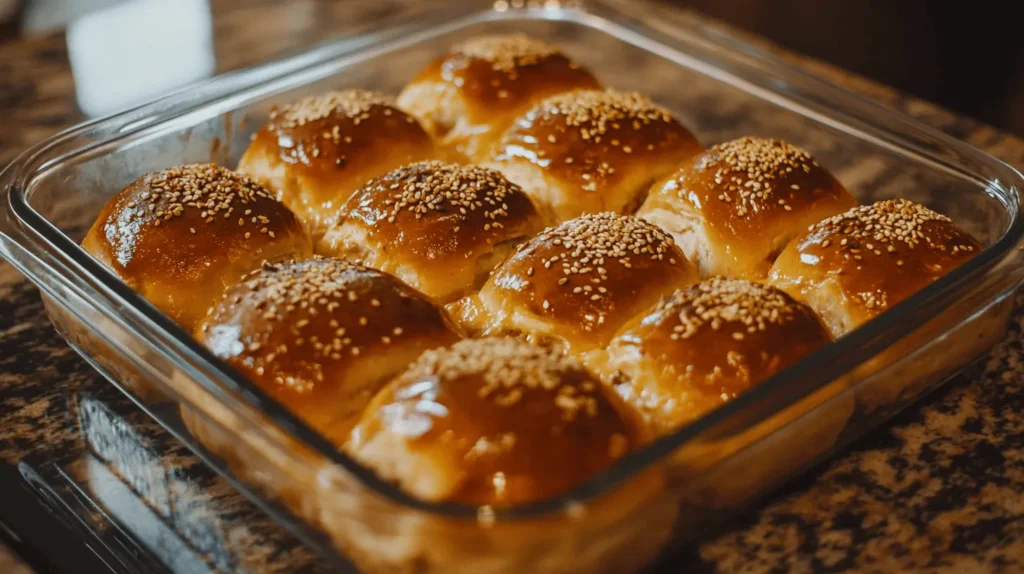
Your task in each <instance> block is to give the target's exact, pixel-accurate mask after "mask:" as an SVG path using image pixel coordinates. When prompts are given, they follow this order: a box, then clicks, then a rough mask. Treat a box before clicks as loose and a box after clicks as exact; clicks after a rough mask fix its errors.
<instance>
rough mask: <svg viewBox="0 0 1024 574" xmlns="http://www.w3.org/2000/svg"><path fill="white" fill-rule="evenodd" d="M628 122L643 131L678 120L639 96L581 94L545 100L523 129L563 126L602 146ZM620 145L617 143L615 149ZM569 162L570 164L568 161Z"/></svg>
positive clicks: (612, 92)
mask: <svg viewBox="0 0 1024 574" xmlns="http://www.w3.org/2000/svg"><path fill="white" fill-rule="evenodd" d="M625 122H632V123H633V125H634V126H635V127H637V128H639V127H642V126H645V125H648V124H659V123H660V124H674V123H676V120H675V119H674V118H673V117H672V114H671V113H669V112H668V110H666V109H664V108H662V107H660V106H658V105H656V104H654V103H653V102H652V101H651V100H649V99H647V98H646V97H645V96H643V95H641V94H639V93H636V92H619V91H615V90H577V91H573V92H567V93H563V94H559V95H556V96H552V97H549V98H547V99H545V100H542V101H541V102H540V103H539V104H537V106H535V107H534V108H533V109H531V110H530V111H529V112H527V114H526V116H525V121H524V122H523V126H524V127H527V129H529V128H530V127H532V126H533V125H535V124H537V123H544V124H549V123H554V124H556V125H558V124H561V125H565V126H567V127H570V128H576V129H578V130H579V132H580V137H582V138H583V139H584V140H593V141H594V143H600V141H601V136H603V135H606V134H609V133H610V132H611V131H612V130H615V129H616V126H618V125H619V124H620V123H625ZM617 141H618V140H613V141H612V142H611V143H612V145H616V142H617ZM652 149H653V148H652ZM566 162H567V163H570V162H568V159H567V160H566ZM606 169H607V167H606Z"/></svg>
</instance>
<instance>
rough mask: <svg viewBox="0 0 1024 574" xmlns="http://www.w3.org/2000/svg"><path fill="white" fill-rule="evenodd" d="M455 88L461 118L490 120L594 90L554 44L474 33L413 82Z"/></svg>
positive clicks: (520, 36)
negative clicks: (548, 98)
mask: <svg viewBox="0 0 1024 574" xmlns="http://www.w3.org/2000/svg"><path fill="white" fill-rule="evenodd" d="M419 82H440V83H444V84H450V85H452V86H454V87H455V88H457V89H458V91H459V92H460V94H461V99H462V102H463V105H464V106H465V107H464V113H465V115H466V119H467V120H469V122H470V123H473V124H490V123H492V122H494V121H495V120H499V121H500V120H502V119H504V118H508V117H510V116H515V115H518V114H519V113H521V112H523V111H525V110H526V108H528V107H530V106H531V105H532V104H533V103H535V102H537V101H538V100H540V99H542V98H544V97H546V96H549V95H552V94H557V93H560V92H564V91H567V90H573V89H579V88H600V84H599V83H598V81H597V80H596V79H595V78H594V76H592V75H591V74H590V72H588V71H586V70H585V69H583V68H582V67H581V66H579V65H578V64H577V63H575V62H573V61H572V60H570V59H569V58H568V57H566V56H565V54H563V53H562V52H561V51H560V50H559V49H558V48H557V47H555V46H553V45H551V44H548V43H546V42H543V41H541V40H538V39H536V38H531V37H530V36H526V35H523V34H508V35H488V36H478V37H475V38H471V39H469V40H466V41H465V42H463V43H461V44H459V45H457V46H455V47H454V48H453V49H452V51H451V52H450V53H449V54H447V55H446V56H444V57H443V58H440V59H438V60H436V61H435V62H433V63H432V64H431V65H429V66H427V67H426V68H425V69H424V70H423V71H422V72H420V74H419V75H418V76H417V77H416V78H415V79H414V80H413V82H412V83H414V84H415V83H419Z"/></svg>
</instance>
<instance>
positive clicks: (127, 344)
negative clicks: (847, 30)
mask: <svg viewBox="0 0 1024 574" xmlns="http://www.w3.org/2000/svg"><path fill="white" fill-rule="evenodd" d="M522 4H523V3H522V2H512V3H507V2H495V3H494V4H493V5H491V4H486V3H482V2H472V1H467V2H453V3H449V4H448V5H447V6H446V7H444V8H443V9H441V10H439V11H437V12H434V13H431V14H429V15H427V16H421V17H419V18H418V19H416V20H415V21H385V22H381V23H380V25H381V27H380V28H379V30H378V31H376V32H370V33H366V34H364V35H361V36H359V37H353V38H347V39H344V40H340V41H338V42H336V43H333V44H328V45H325V46H322V47H320V48H317V49H315V50H313V51H311V52H308V53H306V54H303V55H300V56H296V57H293V58H289V59H286V60H282V61H277V62H273V63H269V64H265V65H262V66H260V67H257V68H253V69H249V70H245V71H241V72H237V73H232V74H228V75H225V76H222V77H218V78H215V79H213V80H211V81H208V82H206V83H203V84H201V85H199V86H198V87H195V88H192V89H189V90H188V91H182V92H178V93H175V94H173V95H170V96H168V97H166V98H164V99H161V100H158V101H156V102H154V103H151V104H148V105H145V106H142V107H140V108H137V109H134V110H131V111H128V112H125V113H122V114H118V115H116V116H113V117H108V118H104V119H100V120H97V121H94V122H90V123H87V124H84V125H81V126H78V127H76V128H73V129H70V130H68V131H65V132H63V133H61V134H59V135H57V136H55V137H53V138H51V139H50V140H48V141H46V142H44V143H42V144H40V145H38V146H36V147H34V148H32V149H30V150H28V151H27V152H25V153H24V154H23V155H22V156H21V157H20V158H19V159H18V160H17V161H15V162H14V163H13V164H12V165H11V166H9V167H8V168H7V169H6V170H5V171H4V172H3V173H2V174H0V194H2V195H0V197H2V199H3V206H2V209H0V255H2V256H3V257H4V258H5V259H7V260H8V261H10V262H11V263H12V264H13V265H15V266H16V267H17V268H18V269H19V270H20V271H21V272H22V273H24V274H25V275H26V276H27V277H28V278H29V279H31V280H32V281H33V282H35V283H36V284H37V285H38V286H39V287H40V288H41V290H42V292H43V296H44V298H45V299H46V302H47V308H48V310H49V313H50V315H51V317H52V319H53V321H54V324H55V325H56V326H57V328H58V330H60V332H61V333H62V334H63V335H64V336H65V337H66V338H67V339H68V341H69V343H70V344H71V345H73V346H74V347H75V348H76V349H78V350H79V352H81V353H82V354H83V355H84V356H86V357H87V358H88V359H89V360H90V361H91V362H92V364H94V365H95V366H96V367H97V368H98V369H99V370H100V371H101V372H103V373H104V374H105V375H106V376H107V377H108V378H110V379H111V381H113V382H114V383H115V384H116V385H118V386H120V387H121V388H122V389H124V390H125V391H126V392H128V393H129V394H130V395H131V396H132V397H133V398H134V399H135V400H136V402H137V403H138V404H139V405H140V406H141V407H142V408H143V409H145V410H146V411H147V412H148V413H150V414H151V415H152V416H153V417H154V418H156V419H157V420H158V421H159V422H160V423H161V424H163V425H164V426H166V427H167V428H169V429H170V430H171V431H172V432H174V433H175V434H176V435H177V436H179V437H180V438H181V439H182V440H183V441H185V442H186V443H188V444H189V445H190V446H192V447H193V448H194V449H195V450H196V451H197V452H198V453H200V455H201V456H203V457H204V458H206V459H207V460H208V461H209V462H210V463H211V464H212V465H213V466H215V467H216V468H218V469H219V470H221V471H222V472H223V473H225V474H226V475H228V476H229V477H231V478H232V479H233V480H234V481H235V483H236V484H237V485H239V487H240V488H241V489H243V490H244V491H245V492H246V493H247V494H249V495H250V496H251V497H253V498H254V499H255V500H257V501H258V502H260V503H261V504H263V505H264V506H265V508H267V509H268V511H270V512H272V513H273V514H274V515H275V516H278V517H280V518H281V520H282V521H283V522H285V523H286V524H288V525H289V526H291V527H292V528H293V529H294V530H295V531H296V533H297V534H298V535H299V536H300V537H302V538H303V540H305V541H307V542H308V543H309V544H310V545H312V546H314V547H316V548H318V549H319V550H321V551H322V552H323V553H324V554H325V555H327V556H328V557H329V558H330V559H331V560H333V561H334V563H335V564H336V565H338V566H346V567H347V566H350V562H352V563H355V564H356V565H357V566H358V567H359V568H360V569H362V570H365V571H371V572H378V571H382V572H383V571H386V572H391V571H406V570H409V571H417V572H473V573H481V572H509V571H528V572H626V571H631V570H636V569H638V568H640V567H641V566H643V565H644V564H645V563H647V562H650V561H651V560H652V559H653V558H654V557H655V556H657V555H659V554H665V553H670V552H671V551H672V550H673V549H678V548H680V547H681V546H683V545H684V544H685V543H686V542H687V541H690V540H693V539H694V538H695V537H698V536H699V535H700V533H701V532H703V531H705V530H706V529H707V525H708V523H709V522H710V521H714V520H719V519H721V518H723V517H725V516H728V515H729V513H730V512H732V511H734V510H735V509H737V508H739V507H741V506H743V505H745V504H748V503H749V502H751V501H753V500H755V499H756V498H757V497H759V496H761V495H763V494H765V493H767V492H769V491H770V490H772V489H773V488H774V487H776V486H777V485H779V484H780V483H781V482H782V481H784V480H785V479H786V478H787V477H790V476H792V475H793V474H795V473H797V472H799V471H800V470H801V469H803V468H805V467H807V466H808V465H810V464H812V463H814V462H815V461H817V460H820V459H821V458H822V457H824V456H826V455H827V454H828V453H829V452H831V451H832V450H834V449H836V448H840V447H841V446H842V445H844V444H846V443H847V442H849V441H850V440H852V439H854V438H856V437H857V436H860V435H861V434H863V433H864V432H865V431H866V430H867V429H869V428H871V427H873V426H876V425H877V424H879V423H880V422H882V421H884V420H885V419H886V418H888V417H889V416H891V414H892V413H894V412H895V411H896V410H898V409H899V408H901V407H903V406H905V405H906V404H908V403H909V402H910V401H911V400H913V399H914V398H915V397H917V396H919V395H920V394H921V393H923V392H925V391H927V390H928V389H930V388H933V387H934V386H935V385H937V384H938V383H940V382H942V381H943V380H946V379H947V378H949V377H950V376H951V375H952V374H954V373H956V372H957V371H959V370H960V369H962V368H963V367H964V366H965V365H968V364H969V363H970V362H971V360H972V359H973V358H975V357H976V356H978V355H979V354H981V353H982V352H983V351H984V350H985V349H987V348H988V347H989V346H990V345H991V344H993V343H994V342H995V341H996V340H997V339H998V338H999V337H1000V336H1001V334H1002V332H1003V330H1004V328H1005V325H1006V323H1007V321H1008V320H1009V317H1010V313H1011V312H1012V298H1011V297H1010V296H1011V295H1012V293H1013V291H1014V290H1015V289H1016V287H1017V286H1018V284H1019V283H1020V282H1021V280H1022V279H1024V268H1022V266H1021V249H1022V248H1024V244H1022V243H1021V236H1022V231H1024V224H1022V221H1021V217H1020V216H1021V213H1020V194H1019V189H1020V187H1021V184H1022V182H1024V179H1022V176H1021V174H1020V173H1018V172H1017V171H1016V170H1014V169H1013V168H1011V167H1010V166H1007V165H1005V164H1003V163H1001V162H999V161H998V160H996V159H994V158H992V157H990V156H988V155H986V154H984V153H983V152H981V151H979V150H977V149H974V148H972V147H970V146H968V145H967V144H965V143H963V142H960V141H957V140H955V139H953V138H951V137H948V136H946V135H943V134H941V133H939V132H937V131H936V130H933V129H930V128H928V127H926V126H923V125H921V124H919V123H917V122H915V121H914V120H912V119H910V118H908V117H905V116H903V115H900V114H898V113H896V112H894V111H892V110H889V109H887V108H884V107H882V106H879V105H877V104H875V103H872V102H869V101H866V100H863V99H861V98H859V97H858V96H856V95H854V94H851V93H848V92H846V91H843V90H842V89H839V88H837V87H835V86H833V85H831V84H828V83H827V82H825V81H822V80H820V79H817V78H814V77H812V76H809V75H807V74H804V73H802V72H801V71H799V70H796V69H794V68H792V67H790V66H789V65H787V64H785V63H783V62H782V61H780V60H779V59H777V58H776V57H774V56H772V55H770V54H767V53H764V52H762V51H759V50H758V49H755V48H753V47H750V46H748V45H745V44H743V43H741V42H738V41H736V40H734V39H732V38H730V37H727V36H723V35H722V34H721V33H719V32H716V31H713V30H709V29H704V28H701V27H699V26H696V25H694V23H693V22H692V21H689V20H685V19H679V20H673V19H671V18H660V14H659V13H658V12H657V11H654V10H650V9H647V10H645V11H643V12H642V13H643V14H644V15H643V16H641V17H639V18H636V17H630V16H628V15H627V13H626V11H624V10H620V9H618V8H616V6H617V5H618V4H620V2H617V1H614V0H605V1H602V0H593V1H588V2H585V3H582V4H581V3H574V4H572V5H563V4H559V3H558V2H550V1H549V2H544V3H537V5H534V4H533V3H531V4H529V5H526V6H522ZM512 30H514V31H522V32H525V33H528V34H532V35H535V36H538V37H540V38H544V39H547V40H550V41H553V42H556V43H558V44H560V45H561V46H562V47H563V48H564V49H565V50H566V51H567V52H569V53H570V55H572V56H573V57H574V58H576V59H577V60H579V61H581V62H582V63H583V64H584V65H586V66H588V67H589V68H590V69H591V70H593V71H595V73H596V74H597V75H598V77H599V78H600V79H601V80H602V81H603V82H604V83H605V84H606V85H608V86H611V87H617V88H621V89H635V90H639V91H643V92H645V93H647V94H649V95H650V96H651V97H652V98H653V99H654V100H655V101H657V102H659V103H660V104H662V105H664V106H666V107H668V108H670V109H671V110H673V111H674V112H675V113H676V114H677V115H678V117H679V118H680V119H681V121H682V122H683V123H684V124H685V125H687V126H689V127H690V128H691V129H692V130H693V131H694V133H696V134H697V136H698V138H699V139H700V140H701V141H702V143H704V144H705V145H710V144H712V143H716V142H719V141H724V140H727V139H731V138H735V137H739V136H743V135H762V136H773V137H781V138H784V139H788V140H790V141H792V142H794V143H797V144H799V145H801V146H803V147H805V148H808V149H809V150H810V151H811V152H812V153H813V154H814V155H815V156H816V157H817V159H818V160H819V161H820V162H821V163H822V164H823V165H824V166H826V167H827V168H829V169H830V170H831V171H832V172H833V173H834V174H835V175H836V176H837V177H838V178H839V179H840V180H841V181H842V182H843V183H844V184H845V185H846V186H847V188H849V189H850V190H851V192H853V193H854V194H855V195H857V196H858V197H859V198H860V199H861V200H862V201H868V200H876V199H883V198H889V197H905V198H908V199H913V200H916V201H920V202H922V203H925V204H926V205H929V206H930V207H932V208H934V209H936V210H938V211H940V212H942V213H945V214H948V215H950V216H952V217H953V218H954V219H955V220H956V221H957V222H958V223H960V224H961V225H963V226H964V227H965V228H967V229H968V230H969V231H971V232H972V233H974V234H975V235H976V236H977V237H978V238H979V239H980V240H981V241H982V242H983V243H984V244H985V245H986V249H985V250H984V251H983V252H982V253H980V254H979V255H978V256H976V257H975V258H974V259H972V260H971V261H970V262H969V263H967V264H965V265H964V266H962V267H961V268H958V269H957V270H956V271H955V272H953V273H951V274H949V275H948V276H946V277H944V278H942V279H941V280H940V281H938V282H936V283H934V284H933V285H931V286H929V287H928V288H926V289H924V290H923V291H921V292H920V293H918V294H916V295H915V296H913V297H912V298H910V299H908V300H907V301H905V302H903V303H900V304H899V305H897V306H895V307H894V308H892V309H891V310H889V311H888V312H886V313H885V314H883V315H881V316H880V317H878V318H877V319H876V320H874V321H872V322H870V323H868V324H867V325H865V326H863V327H862V328H860V329H858V330H856V331H855V332H853V333H851V334H849V335H848V336H845V337H843V338H841V339H840V340H838V341H836V342H835V343H834V344H831V345H828V346H827V347H825V348H824V349H822V350H821V351H819V352H818V353H816V354H814V355H811V356H809V357H807V358H806V359H805V360H803V361H801V362H800V363H798V364H796V365H794V366H793V367H791V368H789V369H787V370H786V371H784V372H782V373H779V374H778V375H776V376H775V377H773V378H771V379H770V380H768V381H765V382H764V383H762V384H761V385H760V386H758V387H757V388H755V389H754V390H752V391H750V392H748V393H746V394H744V395H742V396H740V397H739V398H737V399H736V400H734V401H732V402H730V403H728V404H726V405H725V406H723V407H721V408H719V409H717V410H715V411H714V412H711V413H709V414H707V415H706V416H704V417H703V418H701V419H699V420H697V421H695V422H694V423H692V424H690V425H689V426H687V427H685V428H682V429H680V430H679V431H677V432H676V433H674V434H672V435H670V436H666V437H664V438H662V439H660V440H658V441H656V442H654V443H652V444H650V445H649V446H647V447H645V448H643V449H642V450H640V451H637V452H635V453H633V454H631V455H629V456H627V457H626V458H624V459H623V460H621V461H620V462H619V463H617V464H616V465H615V466H613V467H612V468H610V469H608V470H607V471H605V472H603V473H601V474H600V475H598V476H595V477H593V478H592V479H591V480H589V481H588V482H586V483H584V484H582V485H580V486H579V487H577V488H575V489H574V490H572V491H571V492H568V493H566V494H564V495H562V496H559V497H557V498H554V499H550V500H545V501H540V502H537V503H533V504H529V505H525V506H521V507H516V508H505V509H491V508H476V507H466V506H461V505H454V504H434V503H429V502H426V501H422V500H417V499H415V498H412V497H410V496H409V495H407V494H405V493H403V492H401V491H399V490H398V489H396V488H395V487H394V486H392V485H390V484H388V483H386V482H383V481H381V480H379V479H378V478H376V476H375V475H374V474H373V473H372V472H370V471H369V470H368V469H366V468H363V467H361V466H360V465H359V464H357V463H356V462H354V461H352V460H351V459H349V458H347V457H346V456H345V455H344V454H342V453H340V452H338V451H337V450H336V449H334V448H333V447H332V446H331V445H330V443H328V442H327V441H325V440H324V439H322V438H321V437H320V436H318V435H317V434H316V433H315V432H314V431H312V430H311V429H310V428H308V427H307V426H305V425H303V424H302V423H301V422H300V421H299V420H298V419H297V418H296V417H294V416H293V415H291V414H290V413H289V412H288V411H287V410H285V409H284V408H282V407H281V406H280V405H278V404H276V403H275V402H274V401H272V400H271V399H269V398H268V397H267V396H266V395H264V394H263V393H261V392H260V391H259V390H258V389H257V388H256V387H254V386H253V385H251V384H250V383H249V382H247V381H246V380H244V379H243V378H242V377H240V376H239V375H238V374H237V373H235V372H234V371H233V370H232V369H231V368H229V367H228V366H226V365H224V364H223V363H221V362H220V361H218V360H217V359H215V358H214V357H213V356H212V355H211V354H209V353H208V352H207V351H206V350H205V349H203V348H201V347H200V346H199V345H198V344H196V343H195V342H194V341H193V340H192V339H191V337H189V336H188V334H187V333H185V332H184V331H182V330H181V329H179V328H178V327H177V326H176V325H174V324H173V323H172V322H171V321H170V320H169V319H168V318H167V317H165V316H164V315H162V314H161V313H160V312H158V311H157V310H156V309H155V308H154V307H152V306H151V305H150V304H148V303H147V302H146V301H145V300H143V299H142V298H141V297H140V296H138V295H137V294H135V293H134V292H132V291H131V290H129V289H128V288H127V287H126V286H124V285H123V284H121V283H120V282H119V281H118V280H117V279H116V278H114V276H113V275H111V274H110V273H108V272H107V271H106V270H105V269H104V268H102V267H101V266H100V265H99V264H98V263H97V262H96V261H94V260H93V259H92V258H91V257H89V256H88V255H87V254H86V253H85V252H84V251H82V249H80V248H79V246H78V242H79V241H80V240H81V238H82V236H83V235H84V233H85V232H86V230H87V229H88V227H89V225H91V223H92V221H93V219H94V217H95V216H96V214H97V213H98V212H99V210H100V208H101V206H102V205H103V204H104V203H105V202H106V201H107V199H108V198H109V197H110V196H111V195H113V194H114V193H116V191H117V190H119V189H120V188H121V187H123V186H124V185H126V184H127V183H129V182H130V181H131V180H133V179H135V178H136V177H137V176H138V175H140V174H142V173H144V172H148V171H153V170H157V169H161V168H164V167H167V166H169V165H173V164H178V163H185V162H196V161H209V160H213V161H217V162H218V163H222V164H224V165H228V166H234V165H235V162H236V161H237V159H238V157H239V156H240V154H241V153H242V151H243V150H244V148H245V146H246V145H247V144H248V142H249V136H250V135H251V134H252V133H253V132H254V131H255V130H256V129H258V128H259V126H260V125H261V123H262V121H263V120H264V119H265V118H266V116H267V113H268V112H269V110H270V108H271V107H272V106H273V105H275V104H281V103H285V102H289V101H292V100H295V99H298V98H300V97H302V96H305V95H309V94H313V93H317V92H322V91H324V90H327V89H333V88H342V87H365V88H373V89H379V90H385V91H390V92H393V93H394V92H397V91H398V90H399V89H400V87H401V86H402V85H403V84H404V83H405V82H406V81H407V80H408V79H410V78H411V77H412V76H413V74H414V73H415V72H416V71H417V70H418V69H419V68H420V67H421V66H422V65H424V64H425V63H426V62H427V61H428V60H430V59H432V58H433V57H436V56H437V55H439V54H440V53H442V52H443V51H444V50H445V49H446V48H447V47H448V46H449V45H450V44H451V43H453V42H456V41H458V40H460V39H462V38H466V37H468V36H471V35H475V34H480V33H485V32H494V31H512Z"/></svg>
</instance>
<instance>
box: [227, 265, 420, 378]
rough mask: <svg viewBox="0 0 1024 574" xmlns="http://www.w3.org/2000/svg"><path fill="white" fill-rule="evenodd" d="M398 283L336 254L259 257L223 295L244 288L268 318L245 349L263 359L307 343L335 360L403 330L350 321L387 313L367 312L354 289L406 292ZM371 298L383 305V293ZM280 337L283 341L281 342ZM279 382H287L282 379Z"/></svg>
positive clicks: (321, 355)
mask: <svg viewBox="0 0 1024 574" xmlns="http://www.w3.org/2000/svg"><path fill="white" fill-rule="evenodd" d="M382 279H383V280H384V281H382ZM402 289H403V286H402V284H401V283H399V282H397V281H393V282H392V279H391V278H390V276H388V275H385V274H383V273H380V272H379V271H375V270H373V269H369V268H367V267H363V266H361V265H358V264H356V263H352V262H349V261H345V260H341V259H329V258H320V257H317V258H314V259H307V260H302V261H293V262H289V263H269V262H267V263H264V265H263V266H262V267H261V268H260V269H257V270H256V271H253V272H251V273H249V274H248V275H246V276H245V277H243V278H242V279H241V281H240V282H239V283H238V288H237V289H236V290H235V291H234V292H232V291H229V292H228V296H229V297H230V296H231V295H233V294H234V293H237V292H238V290H244V295H242V296H243V297H251V298H252V299H251V300H252V301H253V302H254V303H256V306H255V308H256V309H258V310H259V314H260V316H261V317H263V319H264V320H266V321H267V322H268V327H267V328H266V329H263V330H260V331H257V332H255V333H253V334H251V335H250V336H249V340H246V341H245V344H246V345H247V348H248V350H249V352H250V353H253V354H256V353H257V351H259V352H260V353H261V356H262V360H263V362H264V363H269V362H271V361H273V360H275V359H278V360H280V357H282V356H284V355H287V354H288V352H289V351H288V349H289V347H295V348H298V347H303V348H310V349H311V350H312V352H313V353H314V358H316V359H318V360H328V359H332V360H340V359H341V358H342V357H348V356H357V355H359V353H360V352H361V351H360V349H359V346H360V345H369V344H375V343H377V342H380V343H383V344H389V343H391V341H392V336H394V337H397V336H399V335H401V334H402V333H403V331H402V328H401V327H397V326H393V324H392V325H381V327H383V328H382V329H377V328H373V327H371V328H370V329H359V328H352V327H353V326H354V324H358V325H359V326H361V327H368V326H376V325H379V323H380V321H381V320H382V318H387V317H389V316H390V314H389V313H384V314H380V313H379V312H377V311H373V313H374V314H371V312H370V310H369V309H367V308H365V306H364V305H363V304H362V302H358V299H359V297H358V296H356V297H353V295H355V294H356V291H359V292H360V293H361V294H367V292H368V291H369V292H373V293H375V294H378V296H382V295H386V294H388V293H394V291H395V290H398V291H397V295H398V296H407V295H404V294H405V293H406V291H403V290H402ZM404 289H406V290H408V291H410V292H411V290H409V289H408V288H404ZM387 296H391V295H387ZM367 298H369V295H367ZM236 299H238V300H235V299H228V300H229V301H231V302H233V304H238V303H239V301H240V300H241V297H236ZM371 301H372V302H375V303H376V304H374V303H371V305H372V306H373V307H374V308H377V307H381V308H383V307H384V306H385V304H384V302H386V301H388V299H386V298H384V297H381V298H379V299H378V298H376V297H375V298H373V299H371ZM360 312H362V313H363V314H361V313H360ZM343 322H348V323H347V324H349V327H350V329H349V330H350V331H355V333H356V334H352V335H350V336H348V337H346V329H345V327H342V326H341V324H342V323H343ZM275 332H277V333H285V332H286V333H291V336H292V337H293V338H291V339H290V340H287V341H283V340H282V339H280V338H278V337H280V335H273V334H272V333H275ZM389 333H390V335H389ZM357 335H358V336H357ZM268 337H273V339H268ZM352 337H356V340H355V341H354V340H353V339H352ZM360 338H361V339H360ZM270 340H273V341H274V342H273V343H270V342H269V341H270ZM284 342H286V343H287V345H285V344H282V343H284ZM342 351H346V352H345V353H342ZM300 379H304V377H295V381H298V382H295V383H294V384H301V380H300ZM307 382H308V381H307ZM284 384H288V383H287V381H284Z"/></svg>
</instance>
